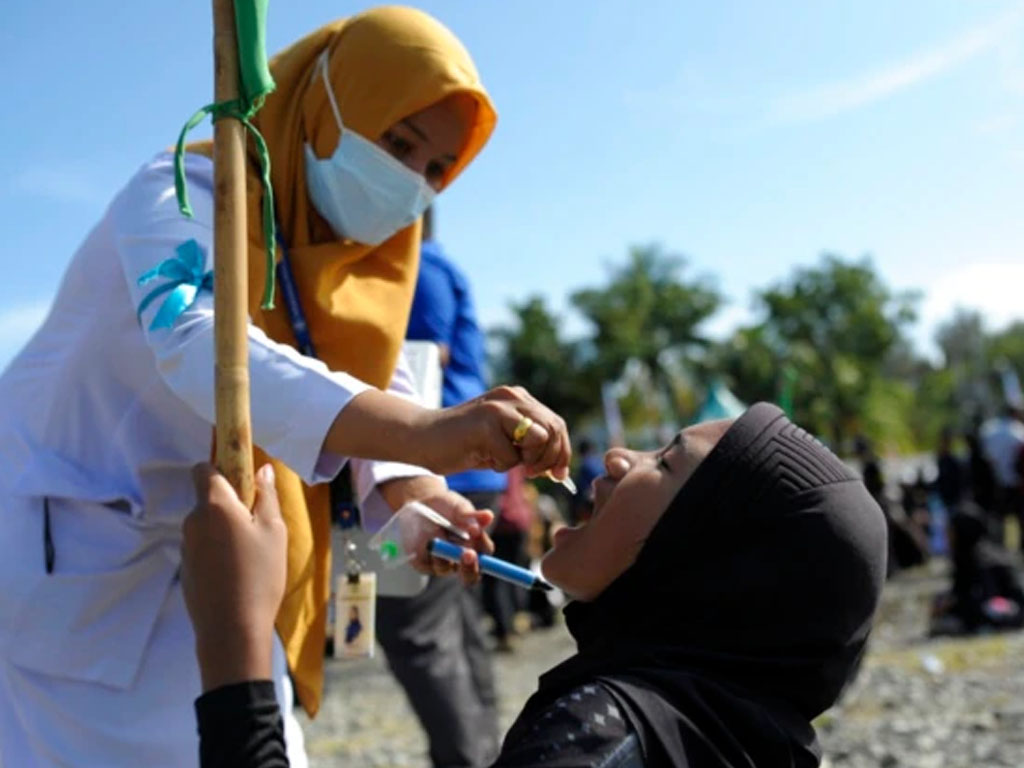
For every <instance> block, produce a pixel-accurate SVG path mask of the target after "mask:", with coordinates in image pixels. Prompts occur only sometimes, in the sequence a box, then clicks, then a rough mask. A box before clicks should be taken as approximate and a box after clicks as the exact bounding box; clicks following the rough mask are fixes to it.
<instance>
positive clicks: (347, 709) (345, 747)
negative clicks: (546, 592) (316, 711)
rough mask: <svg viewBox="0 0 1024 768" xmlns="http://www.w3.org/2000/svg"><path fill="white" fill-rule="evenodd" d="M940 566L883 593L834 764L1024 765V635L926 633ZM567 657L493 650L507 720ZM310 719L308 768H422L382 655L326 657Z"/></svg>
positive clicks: (532, 640)
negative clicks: (319, 698)
mask: <svg viewBox="0 0 1024 768" xmlns="http://www.w3.org/2000/svg"><path fill="white" fill-rule="evenodd" d="M942 569H943V566H942V565H940V564H936V565H934V566H933V567H931V568H927V569H922V570H920V571H918V572H916V573H911V574H904V575H902V576H900V577H899V578H897V579H896V580H895V581H893V582H891V583H890V585H889V587H888V589H887V590H886V594H885V598H884V604H883V608H882V612H881V616H880V621H879V624H878V627H877V629H876V632H875V636H874V638H873V641H872V646H871V649H870V653H869V656H868V658H867V661H866V662H865V664H864V667H863V668H862V670H861V674H860V676H859V678H858V679H857V681H856V683H855V684H854V685H853V686H852V687H851V689H850V690H849V691H848V692H847V694H846V696H845V697H844V699H843V701H842V702H841V703H840V704H839V705H838V706H836V707H835V708H833V709H832V710H830V711H829V712H827V713H825V714H824V715H822V716H821V717H820V718H819V720H818V722H817V725H818V729H819V733H820V736H821V741H822V744H823V745H824V747H825V751H826V755H827V760H828V764H829V765H831V766H832V768H869V767H870V768H878V767H879V766H882V767H884V768H989V767H992V768H995V767H996V766H1007V767H1011V768H1021V767H1022V766H1024V665H1022V664H1021V659H1024V634H1000V635H988V636H982V637H976V638H969V639H963V638H958V639H949V638H946V639H931V640H929V639H926V638H925V637H924V635H925V628H926V624H927V610H928V602H929V600H930V596H931V595H932V594H934V593H935V591H936V590H938V589H939V588H941V586H942V584H943V583H944V579H943V578H942V576H941V574H942ZM571 652H572V643H571V640H570V639H569V637H568V635H567V633H566V632H565V630H564V628H562V627H558V628H556V629H553V630H548V631H546V632H535V633H533V634H531V635H529V636H527V637H525V638H523V641H522V642H521V643H520V645H519V648H518V650H517V652H516V653H515V654H512V655H496V656H495V663H496V666H497V673H498V680H499V684H500V690H501V692H502V712H501V714H502V722H503V725H504V726H506V727H507V726H508V725H509V724H510V723H511V722H512V719H513V718H514V717H515V715H516V713H517V712H518V710H519V708H520V706H521V705H522V704H523V702H524V701H525V700H526V699H527V697H528V696H529V695H530V693H531V692H532V691H533V689H534V686H535V684H536V680H537V676H538V674H540V673H541V672H543V671H544V670H545V669H547V668H548V667H550V666H552V665H553V664H555V663H557V662H558V661H560V660H561V659H563V658H565V657H566V656H568V655H569V654H570V653H571ZM325 699H326V700H325V703H324V707H323V710H322V712H321V714H320V716H319V717H317V719H316V720H315V721H314V722H311V723H310V722H307V723H304V727H305V731H306V739H307V746H308V750H309V754H310V759H311V764H312V766H313V768H341V767H342V766H344V767H345V768H350V767H352V768H354V767H356V766H358V767H359V768H363V767H364V766H365V767H367V768H369V767H371V766H380V767H382V768H383V767H388V768H390V767H391V766H394V767H395V768H399V767H401V766H409V767H415V768H420V767H421V766H422V767H423V768H426V766H428V762H427V760H426V758H425V754H426V742H425V739H424V737H423V735H422V734H421V732H420V730H419V727H418V725H417V723H416V720H415V718H414V717H413V715H412V713H411V711H410V709H409V707H408V705H407V703H406V701H405V698H404V695H403V693H402V691H401V689H399V688H398V686H397V685H396V684H395V683H394V681H393V680H392V679H391V677H390V675H389V674H388V672H387V668H386V666H385V664H384V661H383V659H382V658H377V659H373V660H369V661H358V662H351V661H329V662H328V666H327V696H326V697H325Z"/></svg>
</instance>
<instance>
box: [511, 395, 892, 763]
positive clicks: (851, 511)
mask: <svg viewBox="0 0 1024 768" xmlns="http://www.w3.org/2000/svg"><path fill="white" fill-rule="evenodd" d="M885 558H886V528H885V520H884V518H883V516H882V513H881V510H880V509H879V508H878V505H877V504H876V503H875V502H874V500H873V499H872V498H871V496H870V495H869V494H868V492H867V491H866V490H865V488H864V485H863V484H862V483H861V481H860V480H859V479H858V478H857V476H856V474H854V473H853V472H851V471H850V470H849V469H848V468H847V467H846V466H845V465H844V464H843V463H842V462H841V461H839V459H837V458H836V457H835V456H834V455H833V454H832V453H831V452H830V451H828V450H827V449H826V448H825V447H824V446H822V445H821V443H819V442H818V441H817V440H815V439H814V438H812V437H811V436H810V435H808V434H807V433H806V432H805V431H804V430H802V429H800V428H799V427H797V426H796V425H794V424H793V423H792V422H791V421H789V419H787V418H786V417H785V415H784V414H783V413H782V411H780V410H779V409H778V408H776V407H775V406H773V405H769V404H767V403H759V404H757V405H755V406H753V407H752V408H750V409H749V410H748V411H747V412H746V413H745V414H744V415H743V416H742V417H740V418H739V419H738V420H737V421H736V422H735V423H734V424H733V425H732V426H731V427H730V429H729V430H728V431H727V432H726V434H725V435H723V437H722V438H721V440H720V441H719V442H718V444H717V445H716V446H715V448H714V449H713V450H712V451H711V452H710V453H709V454H708V456H707V457H706V458H705V459H704V461H703V462H702V463H701V464H700V465H699V466H698V468H697V469H696V471H695V472H694V474H693V475H692V476H691V477H690V479H689V480H688V481H687V483H686V484H685V485H684V486H683V488H682V489H681V490H680V491H679V493H678V494H677V496H676V497H675V498H674V499H673V501H672V502H671V504H670V505H669V507H668V509H667V510H666V512H665V513H664V514H663V515H662V517H661V519H660V520H659V521H658V523H657V525H656V526H655V528H654V530H653V531H652V533H651V535H650V537H649V538H648V540H647V542H646V544H645V545H644V547H643V549H642V550H641V552H640V554H639V556H638V557H637V560H636V562H635V563H634V564H633V565H632V566H631V567H630V568H629V569H628V570H627V571H626V572H625V573H623V574H622V575H621V576H620V577H619V578H618V579H616V580H615V581H614V582H613V583H612V584H611V585H610V586H609V587H608V588H607V589H606V590H605V591H604V592H602V593H601V595H599V596H598V597H597V599H595V600H593V601H592V602H588V603H583V602H575V603H572V604H570V605H569V606H567V607H566V610H565V616H566V621H567V624H568V627H569V631H570V632H571V633H572V635H573V637H574V638H575V639H576V641H577V643H578V646H579V652H578V653H577V654H576V655H575V656H573V657H571V658H570V659H568V660H567V661H566V662H564V663H563V664H561V665H559V666H558V667H555V668H554V669H552V670H551V671H549V672H548V673H546V674H545V675H543V676H542V677H541V681H540V689H539V690H538V692H537V694H535V696H534V697H533V698H531V700H530V701H529V702H528V703H527V707H526V709H525V710H524V714H523V717H529V715H530V713H531V712H536V711H538V710H537V708H539V707H543V706H545V705H546V704H548V703H550V702H551V701H553V700H554V699H556V698H557V697H558V696H560V695H562V694H564V693H566V692H567V691H569V690H571V689H572V688H574V687H576V686H577V685H579V684H581V683H583V682H586V681H593V680H598V681H600V682H602V683H604V684H605V685H606V686H607V687H608V688H610V689H611V691H612V693H613V694H614V695H615V696H616V698H617V699H618V700H619V701H620V703H621V704H622V706H623V707H624V708H625V709H626V711H627V713H628V715H629V717H630V720H631V723H632V725H633V726H634V728H635V729H636V730H637V732H638V734H639V736H640V739H641V742H642V744H643V748H644V755H645V758H646V764H647V765H648V766H672V767H673V768H683V767H687V768H704V767H705V766H714V767H715V768H719V767H720V766H722V767H728V768H739V766H743V767H744V768H748V767H753V766H757V767H758V768H782V767H784V766H816V765H817V764H818V762H819V759H820V752H819V750H818V747H817V742H816V739H815V735H814V729H813V728H812V727H811V724H810V721H811V719H812V718H814V717H815V716H816V715H818V714H819V713H821V712H822V711H824V710H825V709H826V708H827V707H829V706H830V705H831V704H832V703H833V702H834V701H835V699H836V698H837V697H838V695H839V693H840V691H841V690H842V688H843V686H844V685H845V684H846V682H847V680H848V678H849V677H850V676H851V674H852V672H853V671H854V669H855V668H856V665H857V663H858V662H859V659H860V656H861V654H862V652H863V650H864V645H865V642H866V640H867V637H868V633H869V631H870V629H871V621H872V617H873V615H874V612H875V608H876V606H877V604H878V600H879V596H880V593H881V588H882V583H883V581H884V578H885Z"/></svg>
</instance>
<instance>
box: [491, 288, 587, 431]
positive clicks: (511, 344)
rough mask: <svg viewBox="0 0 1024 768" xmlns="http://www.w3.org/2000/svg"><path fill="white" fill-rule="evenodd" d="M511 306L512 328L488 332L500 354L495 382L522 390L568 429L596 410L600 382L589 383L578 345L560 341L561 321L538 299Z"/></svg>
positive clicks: (495, 363) (530, 299)
mask: <svg viewBox="0 0 1024 768" xmlns="http://www.w3.org/2000/svg"><path fill="white" fill-rule="evenodd" d="M510 308H511V310H512V312H513V314H514V315H515V318H516V323H515V326H514V327H512V328H498V329H495V330H494V331H492V332H491V335H492V337H493V338H495V339H496V340H497V341H498V342H499V351H498V354H496V355H495V356H493V362H494V368H495V381H496V382H501V383H507V384H514V385H518V386H522V387H526V389H528V390H529V391H530V393H531V394H532V395H533V396H534V397H536V398H537V399H538V400H540V401H541V402H542V403H544V404H545V405H547V406H548V407H549V408H551V409H553V410H554V411H555V412H556V413H558V414H559V415H561V416H562V418H564V419H566V421H567V422H569V424H570V426H571V425H572V424H574V423H576V422H577V421H578V420H579V419H580V418H582V417H584V416H586V415H587V414H589V413H591V412H593V411H595V410H596V409H597V408H598V407H599V406H600V402H601V390H600V382H597V383H596V385H595V386H594V387H590V386H588V385H587V383H586V379H585V377H584V375H583V372H582V370H581V367H582V366H581V364H580V361H579V358H580V350H579V345H578V344H573V343H571V342H568V341H565V340H564V339H562V337H561V334H560V332H559V328H560V326H561V322H560V318H558V317H557V316H556V315H554V314H552V313H551V312H550V311H549V310H548V308H547V306H546V305H545V303H544V299H542V298H541V297H539V296H531V297H529V298H527V299H526V300H525V301H523V302H521V303H513V304H511V306H510Z"/></svg>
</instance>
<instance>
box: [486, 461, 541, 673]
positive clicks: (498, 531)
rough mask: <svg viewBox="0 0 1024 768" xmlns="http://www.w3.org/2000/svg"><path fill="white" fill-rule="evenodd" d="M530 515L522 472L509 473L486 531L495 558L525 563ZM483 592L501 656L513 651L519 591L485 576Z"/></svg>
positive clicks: (521, 598)
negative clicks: (499, 501) (506, 486)
mask: <svg viewBox="0 0 1024 768" xmlns="http://www.w3.org/2000/svg"><path fill="white" fill-rule="evenodd" d="M530 490H532V488H531V489H530ZM533 492H534V493H536V491H535V490H534V491H533ZM533 516H534V513H533V507H532V505H531V503H530V496H529V493H528V483H527V482H526V473H525V472H515V471H510V472H509V473H508V488H507V489H506V490H505V493H504V494H503V495H502V497H501V503H500V507H499V510H498V517H497V519H495V521H494V525H493V527H492V528H491V529H490V535H491V540H492V541H493V542H494V555H495V557H500V558H501V559H502V560H508V561H509V562H510V563H515V564H516V565H526V564H527V563H526V537H527V535H528V533H529V531H530V526H531V524H532V522H533ZM483 592H484V607H485V608H486V610H487V613H488V614H490V616H491V618H492V619H494V628H493V630H492V632H493V634H494V639H495V642H496V645H495V648H496V649H497V650H498V651H499V652H501V653H511V652H512V651H513V650H515V646H514V645H513V640H512V638H513V637H514V636H515V634H516V625H515V619H516V614H517V613H518V612H519V610H520V608H522V607H524V603H525V597H524V595H523V594H522V593H523V590H522V589H520V588H519V587H517V586H515V585H514V584H510V583H508V582H507V581H503V580H501V579H494V578H491V577H485V578H484V579H483Z"/></svg>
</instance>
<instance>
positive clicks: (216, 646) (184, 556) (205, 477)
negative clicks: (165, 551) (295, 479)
mask: <svg viewBox="0 0 1024 768" xmlns="http://www.w3.org/2000/svg"><path fill="white" fill-rule="evenodd" d="M192 477H193V481H194V482H195V486H196V506H195V508H194V509H193V510H192V512H191V513H189V515H188V517H186V518H185V522H184V525H183V526H182V545H181V560H182V568H181V585H182V589H183V591H184V593H185V603H186V605H187V606H188V612H189V616H191V618H192V625H193V627H194V628H195V636H196V655H197V656H198V659H199V668H200V672H201V675H202V681H203V690H204V691H209V690H212V689H214V688H218V687H220V686H223V685H228V684H230V683H237V682H243V681H245V680H269V679H270V676H271V661H270V659H271V648H272V643H273V635H274V619H275V617H276V615H277V610H278V607H279V606H280V605H281V599H282V597H283V596H284V586H285V572H286V568H287V554H288V553H287V549H288V531H287V529H286V528H285V524H284V520H283V519H282V518H281V508H280V505H279V504H278V500H277V491H276V490H275V488H274V471H273V468H272V467H271V466H270V465H269V464H267V465H265V466H264V467H262V468H261V469H260V471H259V472H257V473H256V503H255V505H254V506H253V510H252V512H250V511H249V510H248V509H246V507H245V505H244V504H243V503H242V502H241V501H240V500H239V498H238V495H237V494H236V493H235V490H234V488H232V487H231V484H230V483H228V481H227V480H226V479H225V478H224V476H223V475H221V474H220V473H219V472H217V470H215V469H214V468H213V467H211V466H210V465H209V464H197V465H196V467H195V468H194V469H193V472H192Z"/></svg>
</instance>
